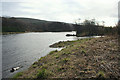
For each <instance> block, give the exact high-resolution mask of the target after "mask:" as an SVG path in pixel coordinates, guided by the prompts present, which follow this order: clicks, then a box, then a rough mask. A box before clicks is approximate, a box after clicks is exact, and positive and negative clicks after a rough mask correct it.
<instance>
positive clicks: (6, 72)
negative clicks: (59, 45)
mask: <svg viewBox="0 0 120 80" xmlns="http://www.w3.org/2000/svg"><path fill="white" fill-rule="evenodd" d="M69 33H70V34H75V32H55V33H52V32H42V33H39V32H37V33H34V32H32V33H22V34H9V35H3V36H2V62H3V63H2V67H3V68H2V72H3V74H2V75H3V78H8V77H11V76H13V75H14V74H15V73H17V72H20V71H23V70H26V69H27V68H28V67H29V66H30V65H31V64H33V63H34V62H35V61H37V60H38V59H39V58H40V57H43V56H45V55H47V54H48V53H49V52H50V51H52V50H55V48H49V45H51V44H53V43H56V42H59V41H67V40H76V39H78V38H77V37H75V36H71V37H66V36H65V35H66V34H69ZM17 66H23V67H22V68H20V69H19V70H18V71H15V72H13V73H10V69H11V68H12V67H17Z"/></svg>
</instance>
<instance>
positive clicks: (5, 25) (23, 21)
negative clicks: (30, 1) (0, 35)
mask: <svg viewBox="0 0 120 80" xmlns="http://www.w3.org/2000/svg"><path fill="white" fill-rule="evenodd" d="M73 30H75V29H74V26H73V25H72V24H69V23H64V22H54V21H45V20H39V19H32V18H17V17H2V32H25V31H28V32H65V31H73Z"/></svg>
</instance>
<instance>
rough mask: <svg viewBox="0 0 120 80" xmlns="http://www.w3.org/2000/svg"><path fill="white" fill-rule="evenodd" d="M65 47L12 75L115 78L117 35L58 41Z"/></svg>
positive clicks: (21, 76)
mask: <svg viewBox="0 0 120 80" xmlns="http://www.w3.org/2000/svg"><path fill="white" fill-rule="evenodd" d="M50 47H54V48H56V47H64V48H63V49H62V50H61V51H57V50H55V51H52V52H50V53H49V54H48V55H47V56H45V57H41V58H40V59H39V60H38V61H37V62H35V63H34V64H32V65H31V67H30V68H29V69H28V70H26V71H24V72H20V73H18V74H16V75H15V76H14V78H118V77H120V73H119V70H120V67H119V63H118V61H119V59H120V58H119V49H118V48H119V46H118V38H117V37H112V36H111V37H100V38H87V39H81V40H76V41H66V42H63V41H61V42H58V43H55V44H53V45H50Z"/></svg>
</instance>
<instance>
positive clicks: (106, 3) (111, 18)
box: [0, 0, 119, 26]
mask: <svg viewBox="0 0 120 80" xmlns="http://www.w3.org/2000/svg"><path fill="white" fill-rule="evenodd" d="M118 1H119V0H2V1H1V3H0V6H1V7H2V9H0V14H2V15H5V16H14V17H28V18H36V19H42V20H49V21H61V22H67V23H74V22H75V21H76V20H77V19H78V18H80V19H81V21H83V20H85V19H93V18H95V19H96V20H97V21H98V22H101V21H105V25H106V26H113V25H115V24H116V23H117V21H118ZM1 12H2V13H1Z"/></svg>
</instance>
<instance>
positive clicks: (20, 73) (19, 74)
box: [13, 72, 23, 78]
mask: <svg viewBox="0 0 120 80" xmlns="http://www.w3.org/2000/svg"><path fill="white" fill-rule="evenodd" d="M22 75H23V72H18V73H17V74H15V75H14V76H13V78H18V77H20V76H22Z"/></svg>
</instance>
